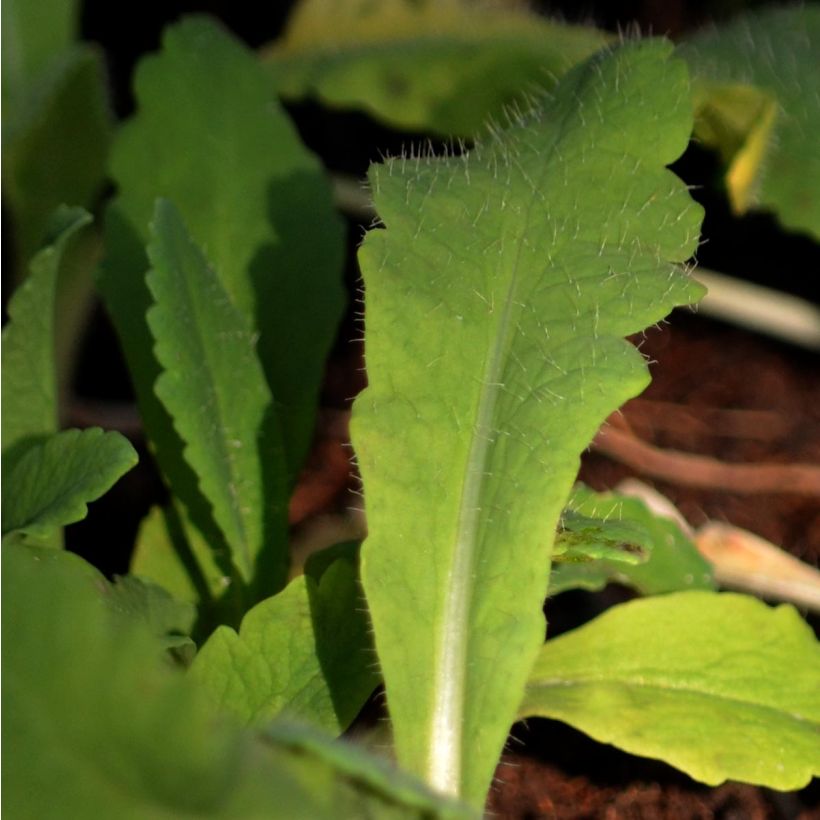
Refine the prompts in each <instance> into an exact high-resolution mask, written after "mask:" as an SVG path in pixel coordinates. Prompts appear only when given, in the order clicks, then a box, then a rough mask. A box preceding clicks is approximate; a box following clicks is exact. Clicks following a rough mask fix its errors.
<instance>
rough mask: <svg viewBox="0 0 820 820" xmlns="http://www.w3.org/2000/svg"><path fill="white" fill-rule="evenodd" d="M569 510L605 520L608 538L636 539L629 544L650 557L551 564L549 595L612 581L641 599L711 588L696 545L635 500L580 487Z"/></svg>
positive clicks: (709, 570)
mask: <svg viewBox="0 0 820 820" xmlns="http://www.w3.org/2000/svg"><path fill="white" fill-rule="evenodd" d="M568 510H570V511H571V512H574V513H575V514H581V515H583V516H590V517H593V518H597V519H604V520H605V521H606V525H607V530H608V532H609V534H610V535H613V536H614V537H615V538H625V539H626V540H629V539H630V537H632V538H635V539H636V540H635V541H633V542H632V543H634V544H636V545H637V546H639V547H642V548H643V549H645V550H646V551H647V552H648V557H647V560H646V561H642V562H635V563H633V564H632V565H630V564H628V563H625V562H624V561H623V560H622V557H621V560H617V559H616V558H615V557H614V556H612V555H603V554H602V555H600V556H599V557H598V560H595V561H589V562H585V563H561V564H557V565H554V566H553V568H552V574H551V575H550V585H549V594H550V595H557V594H558V593H559V592H564V591H565V590H568V589H588V590H592V591H594V590H599V589H603V588H604V587H605V586H606V585H607V584H608V583H611V582H615V583H618V584H624V585H626V586H629V587H632V588H633V589H636V590H637V591H638V592H640V593H641V594H642V595H657V594H660V593H663V592H674V591H677V590H685V589H713V588H714V586H715V582H714V579H713V577H712V568H711V565H710V564H709V562H708V561H707V560H706V559H705V558H703V556H702V555H701V554H700V553H699V552H698V550H697V548H696V547H695V545H694V544H693V543H692V542H691V541H690V540H689V539H688V538H687V537H686V536H685V535H684V534H683V533H682V532H681V531H680V528H679V527H678V526H677V524H675V523H674V522H673V521H669V520H668V519H666V518H662V517H660V516H657V515H655V514H654V513H652V512H651V511H650V510H649V509H648V508H647V507H646V505H645V504H644V503H643V502H642V501H639V500H638V499H637V498H629V497H628V496H621V495H618V494H617V493H595V492H593V491H592V490H590V489H588V488H587V487H584V486H583V485H578V486H576V487H575V489H574V490H573V493H572V495H571V496H570V500H569V504H568ZM565 519H566V513H565ZM618 533H620V535H619V534H618ZM630 533H631V535H630Z"/></svg>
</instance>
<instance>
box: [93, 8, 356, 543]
mask: <svg viewBox="0 0 820 820" xmlns="http://www.w3.org/2000/svg"><path fill="white" fill-rule="evenodd" d="M135 89H136V96H137V101H138V110H137V113H136V115H135V116H134V117H133V118H132V119H131V120H130V121H129V122H128V123H126V125H125V126H124V127H123V129H122V130H121V131H120V133H119V134H118V137H117V142H116V145H115V149H114V152H113V157H112V162H111V172H112V175H113V177H114V178H115V180H116V182H117V185H118V188H119V197H118V199H117V200H116V201H115V203H114V204H113V206H112V207H111V208H110V209H109V211H108V215H107V220H106V233H107V237H106V239H107V247H108V250H109V254H108V259H107V261H106V263H105V265H104V269H103V271H102V276H101V287H102V290H103V293H104V296H105V300H106V304H107V306H108V309H109V311H110V312H111V314H112V316H113V318H114V321H115V324H116V326H117V329H118V332H119V334H120V337H121V339H122V342H123V347H124V349H125V352H126V356H127V358H128V363H129V368H130V370H131V373H132V377H133V379H134V381H135V385H136V389H137V393H138V397H139V400H140V405H141V409H142V411H143V416H144V418H145V420H146V427H147V429H148V432H149V435H150V436H151V438H152V440H153V442H154V444H155V446H156V450H157V456H158V460H159V462H160V465H161V467H162V469H163V471H164V472H165V474H166V476H167V477H168V479H169V480H170V483H171V485H172V487H173V489H174V492H175V493H177V494H180V495H181V496H182V497H183V500H184V502H185V504H186V506H187V507H188V508H189V509H191V510H192V512H193V518H194V521H195V523H196V524H197V526H199V527H200V528H201V529H203V530H204V529H205V528H204V527H203V523H202V522H203V518H205V517H206V516H205V515H204V514H203V513H202V511H201V510H198V502H197V500H196V498H192V496H193V495H194V491H193V490H191V489H186V485H187V484H188V483H189V481H190V475H189V474H188V472H187V471H186V470H185V469H184V467H181V466H180V464H179V461H180V454H179V450H180V446H181V445H180V443H179V441H178V440H177V439H176V437H175V436H174V435H173V433H172V432H171V431H170V430H169V429H168V426H169V425H168V419H167V417H166V416H165V415H164V413H163V412H162V411H161V409H160V408H157V407H156V404H155V399H154V397H153V394H152V390H153V383H154V381H155V379H156V376H157V373H158V367H157V363H156V361H155V360H154V359H153V357H152V355H151V352H150V337H149V334H148V329H147V327H146V325H145V321H144V314H145V310H146V309H147V308H148V305H149V303H150V297H149V295H148V293H147V291H146V290H145V287H144V284H143V282H142V276H143V274H144V272H145V269H146V267H147V261H146V259H145V254H144V251H143V250H142V249H141V246H143V245H144V244H145V242H146V241H147V238H148V223H149V221H150V219H151V216H152V213H153V209H154V202H155V200H156V198H157V197H166V198H168V199H170V200H171V201H172V202H174V203H175V205H176V206H177V207H178V208H179V209H180V212H181V213H182V216H183V218H184V220H185V223H186V225H187V226H188V228H189V230H190V232H191V235H192V237H193V239H194V241H195V242H196V244H197V245H199V246H200V247H201V248H203V249H204V250H205V252H206V254H207V257H208V259H209V260H210V262H211V263H212V265H213V267H214V270H215V271H216V272H217V274H218V276H219V278H220V280H221V283H222V285H223V287H224V288H225V290H226V291H227V293H228V295H229V297H230V298H231V300H232V301H233V302H234V304H235V305H236V307H237V308H238V309H239V310H240V311H241V312H242V313H243V314H244V315H245V317H246V320H247V322H248V324H249V326H251V327H252V328H253V330H254V332H255V333H258V334H259V342H258V346H257V350H258V353H259V357H260V359H261V361H262V367H263V369H264V372H265V375H266V377H267V379H268V382H269V385H270V388H271V391H272V393H273V396H274V398H275V401H276V407H277V414H278V415H279V417H280V419H281V426H282V429H283V434H284V440H285V442H286V445H285V446H286V453H285V454H286V458H287V465H288V471H289V481H291V482H293V481H295V478H296V475H297V473H298V471H299V469H300V468H301V466H302V462H303V460H304V457H305V455H306V453H307V450H308V447H309V445H310V441H311V438H312V435H313V428H314V422H315V412H316V404H317V401H318V392H319V387H320V384H321V379H322V376H323V373H324V362H325V358H326V356H327V353H328V351H329V349H330V346H331V344H332V342H333V339H334V337H335V333H336V326H337V323H338V320H339V318H340V315H341V312H342V309H343V305H344V294H343V290H342V276H341V274H342V265H343V254H344V244H343V241H344V240H343V226H342V223H341V220H340V219H339V218H338V216H337V215H336V214H335V213H334V212H333V208H332V202H331V192H330V186H329V184H328V183H327V181H326V179H325V178H324V175H323V173H322V170H321V167H320V165H319V163H318V161H317V160H316V159H315V158H314V157H313V156H312V155H311V154H310V153H309V152H308V151H307V150H306V149H305V148H304V147H303V146H302V144H301V143H300V141H299V138H298V136H297V134H296V131H295V129H294V127H293V126H292V125H291V123H290V121H289V120H288V118H287V116H286V115H285V113H284V111H283V110H282V109H281V107H280V106H279V104H278V102H277V101H276V99H275V96H274V92H273V91H272V89H271V88H270V82H269V81H268V79H267V76H266V74H265V72H264V70H263V69H262V67H261V66H260V65H259V63H258V61H257V59H256V58H255V56H254V55H253V54H252V53H251V52H250V51H249V50H248V49H247V48H246V47H245V46H244V45H242V44H241V43H240V42H239V41H237V40H235V39H234V38H233V37H232V36H230V35H229V34H228V33H227V32H226V31H224V30H222V29H221V28H220V27H219V26H218V25H217V24H216V23H214V22H213V21H209V20H207V19H204V18H192V19H187V20H184V21H183V22H181V23H179V24H177V25H174V26H172V27H170V28H169V29H168V30H167V31H166V32H165V34H164V37H163V49H162V51H161V52H160V53H159V54H158V55H152V56H150V57H147V58H146V59H144V60H143V61H142V62H141V63H140V66H139V68H138V69H137V74H136V80H135ZM206 534H208V535H209V533H207V532H206Z"/></svg>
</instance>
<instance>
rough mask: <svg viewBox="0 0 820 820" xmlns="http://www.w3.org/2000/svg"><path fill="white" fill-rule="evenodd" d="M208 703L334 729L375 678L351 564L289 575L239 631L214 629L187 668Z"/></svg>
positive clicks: (346, 720)
mask: <svg viewBox="0 0 820 820" xmlns="http://www.w3.org/2000/svg"><path fill="white" fill-rule="evenodd" d="M191 673H192V674H193V675H194V676H195V677H196V678H197V680H199V681H200V683H201V684H202V686H203V688H205V689H206V690H207V691H208V693H209V695H210V696H211V698H212V699H213V701H214V702H215V703H216V704H218V705H219V707H220V708H222V709H224V710H225V711H229V712H232V713H233V714H235V715H236V716H237V717H238V718H239V719H240V720H241V721H242V722H243V723H249V724H256V725H260V724H262V723H264V722H266V721H268V720H270V719H271V718H273V717H276V716H277V715H278V714H280V713H285V714H287V715H290V716H291V717H298V718H300V719H302V720H306V721H309V722H310V723H311V724H313V725H316V726H320V727H322V728H323V729H326V730H327V731H330V732H333V733H338V732H342V731H344V730H345V729H347V728H348V726H349V725H350V723H351V721H352V720H353V718H354V717H355V716H356V715H357V714H358V712H359V710H360V709H361V707H362V706H363V705H364V702H365V701H366V700H367V698H368V697H369V695H370V694H371V693H372V692H373V690H374V689H375V688H376V686H377V685H378V682H379V678H378V676H377V674H376V672H375V670H374V667H373V649H372V646H371V641H370V638H369V624H368V621H367V616H366V614H365V610H364V607H363V605H362V602H361V601H360V593H359V587H358V581H357V572H356V567H355V564H354V563H353V562H352V561H349V560H345V559H339V560H337V561H335V562H334V563H333V564H332V565H331V566H330V567H328V568H327V569H326V570H325V572H324V573H323V574H322V576H321V578H320V579H319V580H318V581H317V580H314V579H313V578H312V577H309V576H307V575H302V576H300V577H298V578H295V579H294V580H293V581H291V582H290V584H288V586H287V587H285V589H284V590H282V592H280V593H279V594H278V595H275V596H273V597H272V598H268V599H267V600H265V601H262V603H260V604H257V605H256V606H255V607H254V608H253V609H251V610H250V611H249V612H248V613H247V614H246V615H245V618H244V619H243V621H242V625H241V627H240V629H239V634H237V633H236V632H235V631H234V630H233V629H230V628H229V627H225V626H222V627H219V628H218V629H217V630H216V632H214V634H213V635H211V637H210V638H209V639H208V640H207V642H206V643H205V645H204V646H203V647H202V649H201V650H200V652H199V654H198V655H197V657H196V660H195V661H194V664H193V666H192V667H191Z"/></svg>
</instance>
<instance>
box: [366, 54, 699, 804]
mask: <svg viewBox="0 0 820 820" xmlns="http://www.w3.org/2000/svg"><path fill="white" fill-rule="evenodd" d="M670 51H671V47H670V46H669V45H668V44H666V43H664V42H660V41H648V42H645V43H642V44H640V45H636V44H629V45H626V46H624V47H622V48H620V49H618V50H616V51H613V52H611V53H605V54H600V55H597V56H596V57H594V58H592V59H591V60H590V61H589V62H587V63H585V64H584V65H583V66H580V67H578V68H577V69H574V70H573V71H571V72H570V73H569V74H567V75H566V76H565V78H564V79H563V80H562V82H561V84H560V85H559V86H558V88H557V90H556V92H555V96H554V98H553V99H551V100H550V101H549V102H547V103H546V106H545V109H544V111H543V113H542V114H541V115H540V117H536V118H535V119H533V121H524V122H522V123H521V124H520V125H518V126H516V127H512V128H511V129H510V130H509V131H507V132H505V133H498V134H496V137H495V139H494V140H491V141H489V142H488V143H486V144H483V145H479V146H478V148H477V149H476V150H475V151H474V152H472V153H471V154H469V155H467V156H462V157H451V158H444V159H434V158H426V157H419V158H416V159H413V158H410V159H406V158H405V159H399V160H395V161H390V162H388V164H387V165H386V166H385V167H383V168H379V167H377V168H375V169H374V170H373V172H372V176H371V180H372V186H373V190H374V196H375V205H376V210H377V212H378V213H379V215H380V216H381V218H382V219H383V221H384V224H385V225H386V227H387V230H386V231H372V232H371V233H370V234H368V236H367V238H366V240H365V243H364V246H363V249H362V251H361V254H360V263H361V267H362V271H363V275H364V279H365V287H366V292H367V304H366V311H367V368H368V378H369V387H368V388H367V390H366V391H365V392H364V393H363V394H362V396H361V397H360V398H359V399H358V400H357V401H356V404H355V406H354V413H353V429H352V440H353V444H354V447H355V449H356V452H357V454H358V459H359V464H360V467H361V472H362V478H363V481H364V488H365V496H366V504H367V517H368V531H369V536H368V538H367V540H366V542H365V544H364V547H363V554H362V578H363V583H364V588H365V592H366V596H367V600H368V605H369V607H370V612H371V616H372V620H373V627H374V631H375V638H376V649H377V652H378V656H379V660H380V663H381V666H382V671H383V673H384V677H385V683H386V688H387V703H388V708H389V710H390V715H391V717H392V720H393V724H394V731H395V739H396V750H397V755H398V760H399V762H400V764H401V765H402V766H404V767H406V768H407V769H409V770H410V771H412V772H414V773H416V774H419V775H421V776H422V777H424V778H425V779H426V780H427V781H428V782H429V783H431V784H433V785H434V786H435V787H436V788H438V789H439V790H441V791H443V792H447V793H454V794H460V795H463V796H465V798H466V799H468V800H469V801H470V802H471V803H473V804H475V805H483V801H484V796H485V793H486V790H487V787H488V786H489V783H490V780H491V777H492V773H493V770H494V767H495V765H496V762H497V759H498V756H499V754H500V751H501V748H502V746H503V744H504V741H505V739H506V736H507V732H508V729H509V727H510V724H511V723H512V721H513V719H514V717H515V712H516V708H517V706H518V703H519V702H520V697H521V694H522V693H523V690H524V684H525V682H526V679H527V675H528V674H529V671H530V669H531V667H532V663H533V661H534V660H535V657H536V655H537V653H538V650H539V648H540V646H541V644H542V642H543V636H544V621H543V615H542V610H541V607H542V604H543V599H544V596H545V594H546V588H547V578H548V573H549V563H550V550H551V546H552V542H553V539H554V535H555V531H556V527H557V524H558V519H559V516H560V513H561V510H562V508H563V505H564V503H565V501H566V499H567V497H568V496H569V493H570V488H571V486H572V482H573V480H574V478H575V476H576V473H577V471H578V465H579V454H580V453H581V451H582V450H583V449H584V448H585V447H586V446H587V445H588V444H589V441H590V440H591V439H592V437H593V435H594V434H595V432H596V430H597V429H598V427H599V425H600V424H601V422H602V421H603V420H604V418H605V417H606V416H607V415H608V414H609V413H610V412H612V411H613V410H614V409H615V408H617V407H618V405H619V404H620V403H622V402H623V401H625V400H626V399H628V398H630V397H631V396H634V395H635V394H637V393H638V392H640V391H641V390H642V389H643V388H644V387H645V385H646V384H647V381H648V374H647V370H646V367H645V365H644V362H643V359H642V357H641V355H640V354H639V353H638V352H637V351H636V350H635V348H634V347H632V346H631V345H630V344H628V343H626V342H625V341H624V340H623V339H621V338H618V337H620V336H622V335H626V334H629V333H633V332H635V331H637V330H639V329H640V328H643V327H645V326H646V325H647V324H649V323H652V322H655V321H657V320H658V319H660V318H661V317H662V316H664V315H665V314H666V313H668V312H669V310H670V309H671V308H672V306H673V305H675V304H678V303H688V302H693V301H695V300H696V299H697V298H698V297H699V296H700V294H701V293H702V288H700V286H698V285H697V284H695V283H694V282H693V281H692V280H691V279H690V278H689V277H688V276H687V275H685V274H683V273H681V272H680V271H679V270H678V269H677V267H676V266H675V265H674V264H673V263H675V262H682V261H684V260H685V259H686V258H687V257H689V255H690V254H691V253H692V252H693V251H694V249H695V246H696V243H697V238H698V228H699V225H700V218H701V209H700V208H699V207H698V206H697V205H696V204H694V203H693V202H692V200H691V199H690V197H689V195H688V193H687V192H686V189H685V186H684V185H683V183H682V182H681V181H680V180H679V179H677V178H676V177H675V176H674V175H673V174H672V173H671V172H670V171H668V170H667V169H666V168H664V165H665V164H667V163H670V162H672V161H673V160H674V159H675V158H676V157H677V156H678V155H679V154H680V153H681V152H682V151H683V149H684V148H685V146H686V144H687V141H688V138H689V133H690V130H691V125H692V121H691V106H690V102H689V100H690V97H689V87H688V81H687V74H686V67H685V65H684V64H683V63H682V62H681V61H679V60H674V59H670V58H669V55H670Z"/></svg>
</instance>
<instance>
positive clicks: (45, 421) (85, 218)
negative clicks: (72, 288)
mask: <svg viewBox="0 0 820 820" xmlns="http://www.w3.org/2000/svg"><path fill="white" fill-rule="evenodd" d="M90 222H91V217H90V216H89V215H88V214H87V213H85V212H84V211H82V210H80V209H79V208H64V209H60V210H59V211H58V212H57V213H56V214H55V223H54V225H53V230H52V234H53V236H54V238H53V240H52V241H51V244H49V245H48V246H47V247H45V248H43V249H42V250H41V251H40V252H39V253H38V254H37V255H36V256H35V257H34V259H33V260H32V262H31V266H30V270H31V273H30V275H29V277H28V278H27V279H26V280H25V281H24V282H23V283H22V284H21V285H20V286H19V287H18V288H17V290H16V291H15V293H14V294H13V295H12V297H11V299H10V301H9V306H8V312H9V321H8V323H7V325H6V326H5V327H4V328H3V354H2V358H3V361H2V394H3V413H2V439H3V471H4V472H5V473H6V475H7V476H8V475H9V474H10V471H11V470H12V469H13V467H14V465H15V464H16V463H17V461H19V459H20V457H21V456H22V455H23V454H24V453H25V452H26V450H27V449H28V448H29V447H31V446H32V445H33V444H36V443H38V442H42V441H43V440H44V439H45V438H46V437H47V436H49V435H51V434H53V433H56V432H57V374H56V364H55V356H56V346H55V329H54V325H55V303H56V298H57V290H58V282H59V278H60V276H61V274H62V273H63V271H64V267H65V266H64V262H65V259H66V256H67V255H68V253H67V252H68V251H69V250H70V248H71V247H72V246H74V245H76V244H77V240H78V237H79V236H80V235H81V233H82V229H83V228H84V227H85V226H86V225H88V224H89V223H90Z"/></svg>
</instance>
